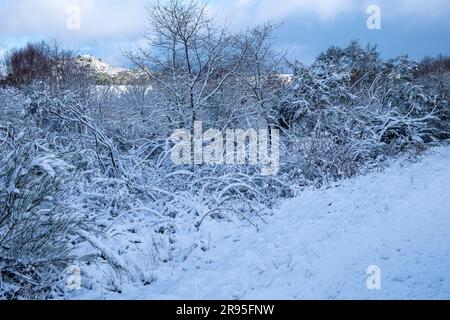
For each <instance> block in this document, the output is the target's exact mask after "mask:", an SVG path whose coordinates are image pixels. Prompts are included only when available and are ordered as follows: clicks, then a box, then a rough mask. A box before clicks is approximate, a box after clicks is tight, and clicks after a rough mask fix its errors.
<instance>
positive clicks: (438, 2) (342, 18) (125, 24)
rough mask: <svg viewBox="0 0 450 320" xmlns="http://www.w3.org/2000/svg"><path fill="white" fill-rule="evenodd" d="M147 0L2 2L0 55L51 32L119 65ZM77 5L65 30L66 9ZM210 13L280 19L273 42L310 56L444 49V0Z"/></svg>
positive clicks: (228, 0)
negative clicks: (357, 47)
mask: <svg viewBox="0 0 450 320" xmlns="http://www.w3.org/2000/svg"><path fill="white" fill-rule="evenodd" d="M146 2H147V0H129V1H123V0H0V54H2V53H3V52H5V51H6V50H7V49H9V48H11V47H14V46H19V45H22V44H24V43H26V42H27V41H30V40H39V39H49V38H56V39H58V40H60V41H62V42H63V43H64V44H65V45H66V46H68V47H70V48H73V49H77V50H78V51H79V52H81V53H89V54H92V55H95V56H98V57H100V58H103V59H104V60H105V61H107V62H109V63H112V64H116V65H124V64H126V60H125V59H124V58H123V56H122V50H123V49H126V48H128V47H130V46H133V45H134V44H136V43H138V42H139V41H140V39H141V34H142V31H143V29H144V27H145V25H146V15H145V10H144V4H145V3H146ZM71 5H76V6H78V7H79V8H80V9H81V16H80V17H81V25H80V26H81V28H80V29H79V30H69V29H68V28H67V19H68V18H69V15H70V14H69V13H68V12H67V9H68V8H69V7H70V6H71ZM369 5H378V6H379V7H380V9H381V22H382V29H381V30H369V29H368V28H367V26H366V21H367V18H368V17H369V15H368V14H367V13H366V9H367V7H368V6H369ZM208 11H209V14H210V15H211V16H213V17H215V18H216V19H217V20H218V21H220V22H228V23H229V24H230V28H231V29H232V30H240V29H244V28H246V27H248V26H251V25H253V24H257V23H263V22H265V21H272V22H275V23H282V25H281V27H280V28H279V29H278V31H277V37H278V39H277V41H276V45H277V46H278V47H279V48H288V49H289V50H290V56H291V57H296V58H298V59H299V60H301V61H304V62H307V63H308V62H311V61H312V60H313V59H314V58H315V57H316V56H317V54H319V53H320V52H321V51H323V50H325V49H326V48H327V47H329V46H330V45H343V44H346V43H348V42H349V41H351V40H353V39H359V40H360V41H361V42H364V43H365V42H371V43H375V44H378V46H379V48H380V50H381V51H382V53H383V56H384V57H393V56H398V55H401V54H409V55H410V56H411V57H413V58H420V57H423V56H425V55H435V54H438V53H444V54H450V41H449V36H450V1H448V0H211V1H209V5H208Z"/></svg>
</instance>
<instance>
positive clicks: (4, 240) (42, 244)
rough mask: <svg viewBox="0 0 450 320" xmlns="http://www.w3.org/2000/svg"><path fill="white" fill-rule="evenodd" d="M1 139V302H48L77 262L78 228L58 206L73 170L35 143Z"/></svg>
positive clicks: (60, 206)
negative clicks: (74, 239)
mask: <svg viewBox="0 0 450 320" xmlns="http://www.w3.org/2000/svg"><path fill="white" fill-rule="evenodd" d="M2 138H5V140H3V141H4V142H3V144H1V145H0V152H1V154H2V157H1V159H0V299H2V298H3V299H23V298H26V299H37V298H46V297H49V296H50V293H51V291H52V286H53V284H54V283H55V282H56V281H57V280H58V279H59V277H60V274H61V272H62V271H63V270H64V268H66V267H67V264H68V263H69V262H70V261H71V260H72V259H73V256H72V254H71V252H70V245H69V243H70V238H69V237H70V235H71V234H73V233H74V231H75V229H76V228H77V226H78V224H79V222H78V221H77V219H75V218H74V217H73V215H72V214H71V212H69V211H68V210H67V208H66V207H65V206H64V205H62V203H61V202H60V201H58V192H59V190H60V186H61V183H63V182H64V180H65V178H66V177H67V173H68V171H69V170H70V166H69V165H68V164H67V163H66V162H65V161H63V160H61V159H60V158H58V157H57V156H55V155H53V154H51V153H49V152H48V151H46V148H45V146H42V145H40V144H39V143H37V142H35V141H32V142H26V141H25V139H23V140H22V139H20V140H19V141H13V139H14V138H15V137H11V136H6V137H2Z"/></svg>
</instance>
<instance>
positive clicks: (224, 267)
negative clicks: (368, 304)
mask: <svg viewBox="0 0 450 320" xmlns="http://www.w3.org/2000/svg"><path fill="white" fill-rule="evenodd" d="M449 162H450V147H441V148H435V149H432V150H430V151H428V152H427V153H426V155H425V156H424V157H423V159H421V160H420V161H411V160H410V159H405V158H402V159H401V160H396V161H393V162H392V163H391V164H390V165H389V167H388V168H387V169H385V170H383V171H379V170H377V171H374V172H371V173H369V174H366V175H363V176H359V177H356V178H352V179H349V180H345V181H342V182H339V183H338V184H335V185H333V186H328V187H324V188H321V189H314V188H310V189H306V190H304V191H303V192H301V193H300V194H299V196H298V197H297V198H294V199H291V200H286V201H285V202H283V203H282V204H281V206H279V208H278V209H275V210H274V211H273V212H272V213H271V214H270V215H268V216H266V217H264V219H265V220H266V222H267V223H266V224H265V225H263V226H261V227H260V230H259V232H258V231H256V230H255V229H254V228H251V227H247V226H244V225H242V224H234V223H230V222H226V221H223V220H213V219H208V220H206V221H205V222H204V223H203V225H202V226H201V228H200V230H199V232H198V233H197V234H192V237H196V238H199V239H200V238H201V239H203V240H202V241H203V245H202V246H201V248H198V247H194V248H193V250H192V252H190V253H189V254H188V255H187V258H186V257H185V260H184V261H181V260H180V261H178V263H177V264H170V266H167V265H166V266H165V267H160V268H159V269H158V270H157V271H156V273H157V274H156V279H157V280H156V281H155V282H154V283H152V284H151V285H148V286H145V287H143V286H141V287H133V286H132V285H130V286H128V287H125V288H124V290H123V293H122V294H117V293H114V294H112V293H111V294H109V295H104V294H102V293H99V292H78V294H74V295H73V298H91V299H92V298H94V299H103V298H107V299H385V298H386V299H441V298H442V299H448V298H450V247H449V243H450V210H449V208H450V188H449V181H450V165H449V164H450V163H449ZM204 239H207V241H205V240H204ZM371 265H377V266H379V267H380V269H381V289H380V290H369V289H368V288H367V284H366V283H367V278H368V274H367V268H368V267H369V266H371Z"/></svg>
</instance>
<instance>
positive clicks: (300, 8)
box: [209, 0, 355, 25]
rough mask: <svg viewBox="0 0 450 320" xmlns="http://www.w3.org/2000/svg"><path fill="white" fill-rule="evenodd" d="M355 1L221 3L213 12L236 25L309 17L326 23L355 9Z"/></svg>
mask: <svg viewBox="0 0 450 320" xmlns="http://www.w3.org/2000/svg"><path fill="white" fill-rule="evenodd" d="M354 3H355V0H282V1H281V0H220V1H216V2H213V3H211V5H210V8H209V9H210V10H209V11H210V12H211V13H212V14H213V15H214V16H218V17H219V18H220V19H222V20H227V21H229V22H230V21H231V22H232V24H233V25H239V24H249V23H262V22H265V21H268V20H270V21H282V20H283V19H284V18H287V17H290V16H296V15H298V16H302V17H303V16H309V17H310V18H311V17H312V18H318V19H319V20H322V21H327V20H331V19H333V18H335V17H336V16H338V15H340V14H342V13H346V12H351V11H352V10H354V9H355V4H354Z"/></svg>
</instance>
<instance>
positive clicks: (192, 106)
mask: <svg viewBox="0 0 450 320" xmlns="http://www.w3.org/2000/svg"><path fill="white" fill-rule="evenodd" d="M147 13H148V17H149V21H150V27H149V28H148V29H147V31H146V32H145V34H144V36H145V39H146V40H147V41H148V47H147V48H139V49H138V50H137V52H129V53H128V54H127V56H128V58H129V59H130V60H131V61H132V63H134V65H136V66H137V67H138V68H139V69H140V70H141V71H143V72H144V73H145V74H147V75H148V76H149V77H150V78H151V79H152V80H153V82H154V83H155V90H157V91H158V92H161V93H162V94H161V96H160V97H159V98H160V103H161V104H162V105H163V106H165V108H163V112H164V114H165V117H166V120H167V121H168V122H169V124H171V125H172V126H173V125H183V126H192V125H193V123H194V121H196V120H200V117H201V112H202V110H204V109H205V108H206V107H210V108H215V107H217V105H216V104H213V103H212V101H213V100H214V98H216V97H217V96H218V95H219V94H220V93H221V90H222V89H224V87H225V85H226V83H227V81H229V80H231V78H232V76H233V75H234V74H235V72H236V70H237V69H238V67H239V65H240V63H241V61H242V59H243V52H242V51H240V50H239V46H238V41H237V37H236V36H233V35H230V34H229V33H228V32H227V29H226V27H217V26H216V25H215V24H214V22H213V21H212V20H211V19H210V18H209V17H208V15H207V12H206V4H204V3H202V4H200V3H199V2H196V1H190V2H187V3H184V2H182V1H180V0H170V1H168V2H162V1H156V2H154V3H152V4H150V5H148V6H147Z"/></svg>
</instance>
